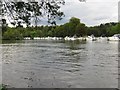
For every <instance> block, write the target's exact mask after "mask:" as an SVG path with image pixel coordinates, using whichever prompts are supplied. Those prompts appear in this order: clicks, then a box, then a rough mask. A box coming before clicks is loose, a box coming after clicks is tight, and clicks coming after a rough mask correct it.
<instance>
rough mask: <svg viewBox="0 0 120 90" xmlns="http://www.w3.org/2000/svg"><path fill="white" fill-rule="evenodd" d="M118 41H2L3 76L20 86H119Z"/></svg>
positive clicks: (9, 82) (11, 84) (9, 84)
mask: <svg viewBox="0 0 120 90" xmlns="http://www.w3.org/2000/svg"><path fill="white" fill-rule="evenodd" d="M118 60H119V59H118V42H112V41H111V42H110V41H109V42H108V41H101V42H98V41H93V42H92V41H91V42H85V41H84V42H83V41H69V42H68V41H48V40H26V41H21V42H14V43H4V44H2V63H3V64H2V79H3V83H4V84H5V85H7V86H8V87H16V88H31V87H33V88H66V87H67V88H117V87H118Z"/></svg>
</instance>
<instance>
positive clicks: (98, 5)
mask: <svg viewBox="0 0 120 90" xmlns="http://www.w3.org/2000/svg"><path fill="white" fill-rule="evenodd" d="M118 1H119V0H86V2H80V1H79V0H65V5H63V6H61V11H63V12H64V14H65V17H64V18H63V19H62V20H61V21H57V24H64V23H66V22H68V21H69V19H70V18H71V17H77V18H80V20H81V22H82V23H85V24H86V25H87V26H95V25H99V24H101V23H107V22H117V21H118ZM40 24H46V21H45V19H44V18H43V19H42V20H41V22H40Z"/></svg>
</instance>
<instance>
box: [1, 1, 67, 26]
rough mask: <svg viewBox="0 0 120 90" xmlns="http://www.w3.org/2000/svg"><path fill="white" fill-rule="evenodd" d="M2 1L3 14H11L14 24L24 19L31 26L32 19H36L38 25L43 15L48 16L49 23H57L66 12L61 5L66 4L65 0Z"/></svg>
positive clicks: (23, 21)
mask: <svg viewBox="0 0 120 90" xmlns="http://www.w3.org/2000/svg"><path fill="white" fill-rule="evenodd" d="M2 3H3V8H2V9H3V10H2V14H3V15H7V16H9V18H11V20H12V21H14V22H11V24H13V25H19V24H20V23H19V21H22V22H21V23H26V25H27V26H29V25H30V24H31V20H33V19H34V22H35V25H36V26H37V24H38V22H39V21H40V19H41V18H42V17H45V18H47V19H48V22H49V23H51V24H56V19H60V20H61V19H62V18H63V16H64V13H63V12H61V11H60V7H61V5H64V4H65V1H64V0H57V1H56V0H41V1H39V2H37V1H34V2H29V1H26V2H24V1H21V2H16V1H14V0H12V1H11V0H8V1H5V0H3V1H2Z"/></svg>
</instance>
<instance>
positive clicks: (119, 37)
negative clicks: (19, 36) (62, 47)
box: [24, 34, 120, 41]
mask: <svg viewBox="0 0 120 90" xmlns="http://www.w3.org/2000/svg"><path fill="white" fill-rule="evenodd" d="M24 39H25V40H31V38H30V37H25V38H24ZM32 39H34V40H63V39H64V40H68V41H74V40H86V41H97V40H108V41H120V34H115V35H113V36H112V37H95V36H94V35H91V36H87V37H75V36H73V37H68V36H66V37H65V38H62V37H49V36H48V37H34V38H32Z"/></svg>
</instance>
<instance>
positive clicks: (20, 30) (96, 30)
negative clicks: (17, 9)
mask: <svg viewBox="0 0 120 90" xmlns="http://www.w3.org/2000/svg"><path fill="white" fill-rule="evenodd" d="M118 33H119V34H120V23H115V22H111V23H105V24H100V25H98V26H92V27H88V26H86V25H85V24H84V23H81V22H80V19H79V18H76V17H72V18H71V19H70V20H69V22H68V23H65V24H63V25H55V26H53V25H51V26H48V25H46V26H37V27H36V26H32V27H26V28H24V27H22V26H17V27H7V26H5V27H4V26H3V27H2V37H3V39H5V40H22V39H23V38H24V37H31V38H34V37H48V36H49V37H63V38H64V37H66V36H69V37H73V36H76V37H85V36H89V35H92V34H93V35H94V36H96V37H100V36H106V37H109V36H112V35H114V34H118Z"/></svg>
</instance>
